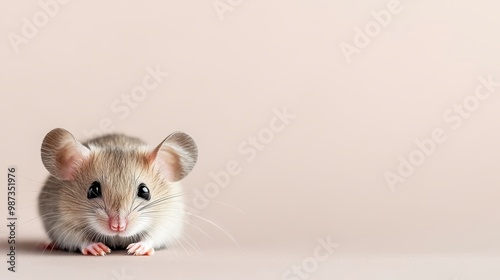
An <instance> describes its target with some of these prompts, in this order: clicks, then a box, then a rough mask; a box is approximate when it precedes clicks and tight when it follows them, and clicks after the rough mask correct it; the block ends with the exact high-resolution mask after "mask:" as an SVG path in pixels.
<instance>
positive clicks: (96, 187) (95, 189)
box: [87, 181, 102, 199]
mask: <svg viewBox="0 0 500 280" xmlns="http://www.w3.org/2000/svg"><path fill="white" fill-rule="evenodd" d="M101 196H102V194H101V183H99V182H97V181H94V182H93V183H92V185H90V188H89V190H88V192H87V198H88V199H92V198H97V197H101Z"/></svg>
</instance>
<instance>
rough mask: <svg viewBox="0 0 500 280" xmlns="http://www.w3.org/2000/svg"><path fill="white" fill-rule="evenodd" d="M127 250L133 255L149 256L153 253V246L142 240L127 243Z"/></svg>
mask: <svg viewBox="0 0 500 280" xmlns="http://www.w3.org/2000/svg"><path fill="white" fill-rule="evenodd" d="M127 250H128V252H127V253H128V254H129V255H130V254H134V256H151V255H152V254H154V253H155V249H154V248H153V246H151V244H149V243H147V242H144V241H141V242H137V243H132V244H130V245H128V246H127Z"/></svg>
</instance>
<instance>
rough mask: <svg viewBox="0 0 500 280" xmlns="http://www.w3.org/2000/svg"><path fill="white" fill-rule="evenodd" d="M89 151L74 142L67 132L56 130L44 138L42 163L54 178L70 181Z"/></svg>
mask: <svg viewBox="0 0 500 280" xmlns="http://www.w3.org/2000/svg"><path fill="white" fill-rule="evenodd" d="M89 154H90V150H89V149H88V148H87V147H85V146H83V145H82V144H81V143H80V142H78V141H76V140H75V137H73V135H72V134H71V133H69V132H68V131H67V130H65V129H62V128H56V129H54V130H52V131H50V132H49V133H47V135H46V136H45V138H44V139H43V143H42V162H43V165H45V168H47V170H48V171H49V172H50V174H52V175H53V176H54V177H56V178H58V179H61V180H72V179H74V177H75V174H76V172H77V171H78V169H79V167H80V165H81V163H82V162H83V161H84V160H86V159H87V158H88V157H89Z"/></svg>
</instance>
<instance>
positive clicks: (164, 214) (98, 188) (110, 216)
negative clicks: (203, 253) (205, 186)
mask: <svg viewBox="0 0 500 280" xmlns="http://www.w3.org/2000/svg"><path fill="white" fill-rule="evenodd" d="M197 154H198V152H197V147H196V144H195V142H194V140H193V139H192V138H191V137H190V136H189V135H187V134H185V133H182V132H175V133H172V134H171V135H170V136H168V137H167V138H166V139H165V140H163V141H162V142H161V143H160V144H159V145H158V146H156V147H149V146H147V145H145V144H142V142H140V140H138V139H136V138H129V137H126V136H123V135H110V136H106V137H103V138H100V139H98V140H96V141H94V142H93V141H90V142H89V143H87V144H82V143H80V142H78V141H77V140H75V138H74V137H73V135H71V133H69V132H68V131H66V130H64V129H60V128H58V129H54V130H52V131H51V132H49V133H48V134H47V135H46V136H45V139H44V141H43V144H42V161H43V164H44V165H45V167H46V168H47V170H48V171H49V172H50V173H51V174H52V175H53V176H54V177H56V178H57V179H59V180H60V182H61V184H59V185H60V187H59V189H58V195H55V196H53V198H54V199H58V200H59V201H57V202H56V203H57V205H58V207H59V212H60V215H61V218H62V219H63V220H65V221H66V224H67V225H68V226H70V227H75V228H81V229H82V230H83V231H85V233H86V234H88V235H99V236H121V237H132V236H141V235H147V234H149V232H150V231H151V230H152V229H154V228H158V227H159V226H160V225H165V223H167V224H168V225H167V227H170V228H171V229H172V230H174V229H175V228H176V227H181V224H182V220H181V217H179V215H181V214H182V213H183V211H184V209H183V202H182V198H181V196H182V194H180V193H179V190H178V189H177V184H174V183H175V182H177V181H179V180H181V179H182V178H184V177H185V176H186V175H187V174H188V173H189V172H190V171H191V170H192V169H193V167H194V165H195V163H196V160H197Z"/></svg>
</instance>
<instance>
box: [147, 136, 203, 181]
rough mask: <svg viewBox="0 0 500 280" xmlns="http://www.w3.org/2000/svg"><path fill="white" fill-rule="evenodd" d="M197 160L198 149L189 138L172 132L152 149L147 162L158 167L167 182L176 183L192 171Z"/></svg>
mask: <svg viewBox="0 0 500 280" xmlns="http://www.w3.org/2000/svg"><path fill="white" fill-rule="evenodd" d="M197 159H198V148H197V147H196V143H195V142H194V140H193V138H191V136H189V135H187V134H186V133H184V132H174V133H172V134H170V135H169V136H168V137H167V138H165V140H163V142H161V143H160V145H158V146H157V147H156V149H154V150H153V151H152V152H151V154H150V156H149V160H150V162H151V163H152V164H154V165H156V166H158V168H159V169H160V170H161V172H162V174H163V175H164V176H165V178H166V179H167V181H169V182H177V181H179V180H181V179H182V178H184V177H186V176H187V175H188V174H189V172H191V170H193V167H194V165H195V164H196V160H197Z"/></svg>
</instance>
